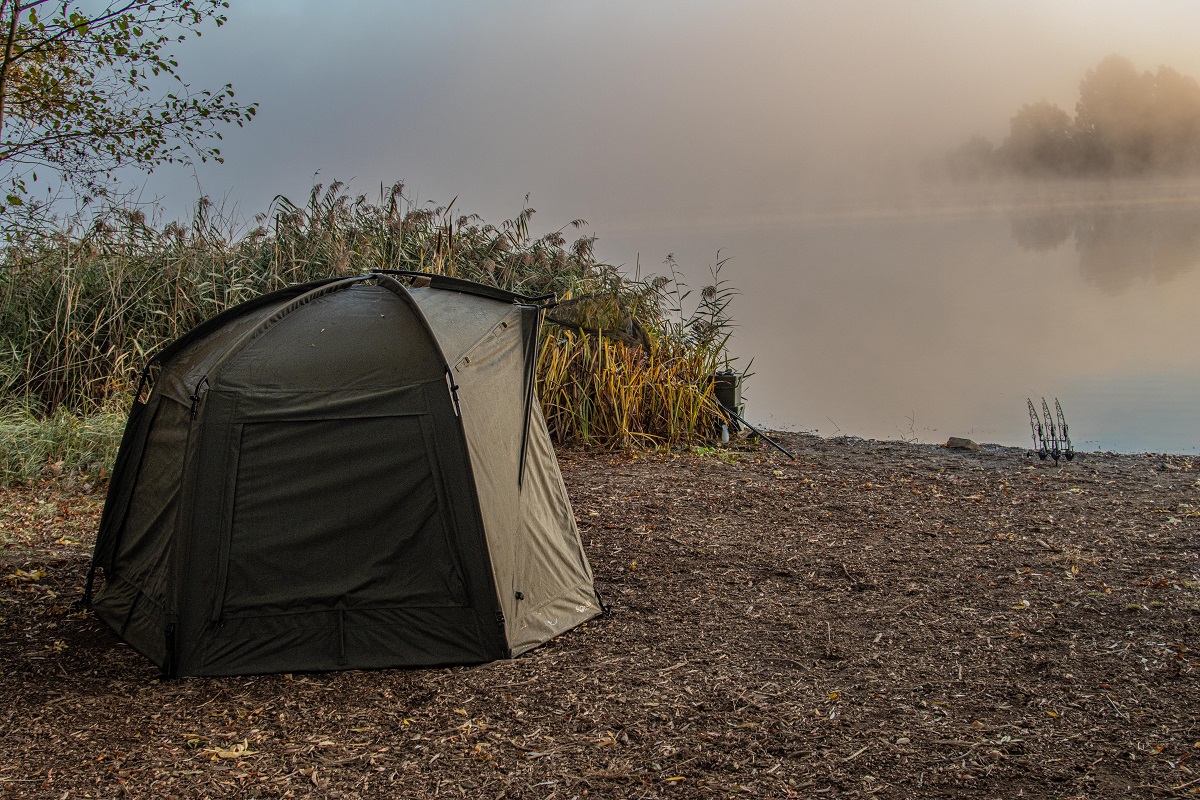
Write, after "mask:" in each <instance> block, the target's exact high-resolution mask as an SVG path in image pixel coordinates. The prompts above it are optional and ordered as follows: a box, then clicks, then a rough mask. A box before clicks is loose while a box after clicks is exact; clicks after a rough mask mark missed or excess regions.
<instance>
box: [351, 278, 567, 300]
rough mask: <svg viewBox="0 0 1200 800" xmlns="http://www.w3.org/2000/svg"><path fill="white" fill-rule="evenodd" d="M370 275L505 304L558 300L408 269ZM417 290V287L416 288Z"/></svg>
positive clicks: (549, 295)
mask: <svg viewBox="0 0 1200 800" xmlns="http://www.w3.org/2000/svg"><path fill="white" fill-rule="evenodd" d="M371 274H372V275H400V276H403V277H406V278H413V279H416V280H428V281H429V284H428V285H430V286H432V287H433V288H435V289H449V290H451V291H455V292H462V293H464V294H473V295H476V296H478V297H490V298H491V299H493V300H503V301H504V302H506V303H521V304H526V305H543V304H548V303H553V302H554V301H555V300H557V299H558V295H556V294H543V295H537V296H536V297H531V296H529V295H524V294H518V293H517V292H510V291H508V290H507V289H501V288H499V287H495V286H487V285H485V284H482V283H475V282H474V281H468V280H463V279H462V278H452V277H450V276H449V275H435V274H433V273H432V272H418V271H416V270H410V269H373V270H371ZM417 288H419V287H417Z"/></svg>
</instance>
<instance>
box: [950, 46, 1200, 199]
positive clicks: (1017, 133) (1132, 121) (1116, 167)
mask: <svg viewBox="0 0 1200 800" xmlns="http://www.w3.org/2000/svg"><path fill="white" fill-rule="evenodd" d="M946 165H947V169H948V171H949V172H950V174H951V175H953V176H954V177H957V178H980V177H989V176H995V175H1000V174H1006V173H1007V174H1017V175H1027V176H1047V177H1135V176H1143V175H1152V174H1181V173H1187V172H1192V171H1195V170H1196V168H1197V167H1198V166H1200V83H1197V81H1196V79H1195V78H1193V77H1191V76H1189V75H1183V74H1181V73H1179V72H1177V71H1176V70H1174V69H1172V68H1171V67H1168V66H1160V67H1159V68H1158V70H1157V71H1155V72H1149V71H1146V72H1138V70H1137V68H1136V67H1134V65H1133V62H1131V61H1130V60H1129V59H1127V58H1124V57H1123V56H1119V55H1110V56H1108V57H1106V58H1104V59H1103V60H1102V61H1101V62H1100V63H1099V64H1098V65H1097V66H1096V68H1095V69H1090V70H1088V71H1087V73H1086V74H1085V75H1084V77H1083V80H1082V81H1080V83H1079V101H1078V102H1077V103H1076V104H1075V114H1074V116H1072V115H1071V114H1069V113H1068V112H1067V111H1065V110H1064V109H1062V108H1059V107H1058V106H1057V105H1055V104H1053V103H1049V102H1046V101H1045V100H1041V101H1039V102H1036V103H1029V104H1026V105H1023V106H1021V108H1020V109H1019V110H1018V111H1017V113H1016V114H1015V115H1013V117H1012V119H1011V121H1010V126H1009V134H1008V136H1007V137H1006V138H1005V139H1004V141H1003V142H1001V143H1000V145H999V146H994V145H993V144H992V143H991V142H990V141H988V140H987V139H986V138H984V137H982V136H975V137H972V138H971V139H970V140H968V141H967V142H966V143H964V144H962V145H960V146H959V147H958V148H956V149H955V150H953V151H952V152H951V153H950V154H949V155H948V156H947V159H946Z"/></svg>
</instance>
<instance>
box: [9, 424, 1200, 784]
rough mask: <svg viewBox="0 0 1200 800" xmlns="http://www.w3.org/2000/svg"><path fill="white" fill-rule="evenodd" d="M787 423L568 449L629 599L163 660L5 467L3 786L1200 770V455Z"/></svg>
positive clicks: (604, 570)
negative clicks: (260, 670)
mask: <svg viewBox="0 0 1200 800" xmlns="http://www.w3.org/2000/svg"><path fill="white" fill-rule="evenodd" d="M784 438H785V441H786V443H787V444H789V445H790V446H791V447H793V448H794V449H795V450H796V451H797V456H798V458H797V460H796V461H794V462H789V461H786V460H783V459H781V458H778V457H776V456H774V455H772V454H771V453H770V452H769V451H767V450H765V449H755V448H751V447H749V446H746V447H745V448H744V449H741V450H738V449H735V450H730V451H705V452H702V453H686V454H665V455H645V454H643V455H640V456H634V455H630V454H594V453H584V452H570V451H569V452H565V453H563V454H562V456H561V461H562V466H563V470H564V473H565V476H566V480H567V483H568V486H569V487H570V490H571V496H572V500H573V502H574V504H575V512H576V515H577V516H578V518H579V520H580V527H581V530H582V533H583V537H584V542H585V545H586V547H587V551H588V554H589V556H590V558H591V561H592V565H593V568H594V569H595V572H596V579H597V586H598V587H599V589H600V590H601V592H602V593H603V594H604V596H605V598H606V600H608V601H609V602H610V603H611V604H612V609H613V610H612V614H611V616H609V617H605V618H600V619H596V620H593V621H592V622H591V623H589V624H588V625H586V626H584V627H582V628H580V629H577V630H575V631H572V632H570V633H568V634H566V635H564V636H562V637H560V638H558V639H557V640H555V641H553V642H551V643H549V644H547V645H545V646H543V647H541V648H539V649H537V650H535V651H533V652H531V653H529V654H527V655H525V656H522V657H521V658H518V659H515V660H512V661H506V662H497V663H494V664H488V665H484V666H481V667H475V668H453V669H433V670H384V671H378V672H347V673H330V674H314V675H274V676H261V677H247V678H226V679H184V680H173V681H164V682H160V681H159V680H158V679H157V676H156V672H155V670H154V668H153V667H152V666H151V665H150V664H149V663H148V662H146V661H145V660H144V659H142V658H141V657H140V656H139V655H138V654H137V653H135V652H133V651H132V650H131V649H130V648H128V647H127V646H124V645H122V644H120V643H119V642H118V641H117V640H116V639H115V637H114V636H113V635H112V634H111V633H109V631H108V629H107V628H105V627H103V626H102V625H101V624H100V623H98V622H97V621H96V620H95V619H94V618H93V617H91V616H90V615H89V614H87V613H80V612H73V611H72V609H71V604H72V602H73V601H74V600H75V599H76V598H77V597H78V595H79V591H80V588H81V585H82V583H83V578H84V573H85V570H86V566H87V561H88V556H89V547H90V544H91V541H92V536H93V532H94V530H95V527H96V522H97V518H98V514H99V511H100V506H101V505H102V496H101V495H100V494H98V493H97V488H96V487H93V488H92V489H91V490H90V491H84V488H85V487H80V488H76V489H70V488H68V487H69V485H70V484H69V482H65V481H64V480H63V479H61V478H60V479H58V481H57V482H53V483H46V484H43V485H41V486H39V487H33V488H26V489H13V490H8V491H5V492H3V493H0V525H2V526H3V527H2V530H3V533H4V535H5V538H6V539H7V544H6V546H5V549H4V550H3V552H2V555H0V561H2V562H3V563H2V565H0V616H2V620H0V671H2V674H0V698H2V713H3V716H2V719H0V796H14V797H38V798H42V797H44V798H80V797H133V798H176V797H180V798H182V797H189V798H190V797H212V798H223V797H237V798H259V797H297V798H300V797H319V798H326V797H328V798H357V797H367V798H424V797H448V798H454V797H497V798H498V797H508V798H563V799H564V800H565V799H566V798H573V797H585V796H586V797H620V798H657V797H667V798H670V797H678V798H685V797H734V796H737V797H742V796H747V797H779V798H783V797H804V798H833V797H838V798H851V797H865V796H873V797H880V798H907V797H934V798H936V797H972V798H976V797H978V798H992V797H996V798H1001V797H1002V798H1014V797H1031V798H1051V797H1053V798H1126V797H1154V796H1163V797H1184V796H1191V795H1194V794H1200V688H1198V685H1197V667H1198V665H1200V662H1198V660H1197V652H1196V648H1197V647H1198V646H1200V645H1198V644H1197V633H1196V623H1197V621H1198V620H1200V463H1196V462H1194V461H1193V460H1191V459H1188V458H1185V457H1173V456H1161V455H1146V456H1116V455H1108V454H1084V455H1081V456H1080V457H1078V458H1076V460H1074V461H1073V462H1070V463H1064V464H1063V465H1062V466H1058V467H1056V466H1055V465H1054V464H1053V462H1050V461H1047V462H1041V461H1038V460H1036V459H1034V458H1031V457H1030V456H1029V455H1028V454H1027V453H1025V452H1023V451H1020V450H1015V449H1002V448H991V447H989V448H985V450H984V451H982V452H960V451H949V450H945V449H942V448H938V447H935V446H921V445H907V444H900V443H884V442H865V441H862V440H855V439H844V438H842V439H831V440H827V439H819V438H816V437H811V436H803V435H787V436H785V437H784Z"/></svg>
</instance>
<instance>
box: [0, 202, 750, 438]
mask: <svg viewBox="0 0 1200 800" xmlns="http://www.w3.org/2000/svg"><path fill="white" fill-rule="evenodd" d="M526 200H527V201H528V198H526ZM454 205H455V203H453V202H452V203H450V204H449V205H447V206H436V205H432V204H424V205H420V204H417V203H415V202H413V201H411V200H410V199H409V198H408V197H407V196H406V195H405V193H404V187H403V185H402V184H399V183H398V184H396V185H394V186H392V187H390V188H382V187H381V191H380V196H379V200H378V201H376V202H370V201H368V200H367V199H366V198H365V197H363V196H357V197H355V196H352V195H350V194H348V193H347V191H346V189H345V187H344V186H343V185H341V184H339V183H334V184H332V185H330V186H328V187H323V186H319V185H318V186H316V187H314V188H313V190H312V192H311V193H310V196H309V197H308V199H307V202H305V203H303V204H297V203H293V202H292V201H290V200H288V199H286V198H283V197H278V198H276V200H275V202H274V203H273V204H272V206H271V208H270V209H268V211H267V212H265V213H263V214H261V215H258V216H257V217H255V218H254V220H253V223H252V224H251V225H250V226H242V227H241V228H239V226H238V225H236V224H235V223H233V222H232V221H231V220H230V218H229V217H228V216H227V215H225V214H223V213H222V211H221V210H220V209H218V208H215V207H214V206H213V205H212V204H211V203H210V202H208V201H207V200H201V202H200V203H199V204H198V205H197V207H196V210H195V213H194V215H193V217H192V220H191V221H190V223H189V224H182V223H178V222H173V223H170V224H167V225H165V226H160V225H156V224H155V223H153V222H152V221H151V220H150V219H149V218H148V217H147V216H146V214H145V213H143V212H142V211H140V210H137V209H122V208H113V209H109V210H107V211H106V212H104V213H102V214H98V215H95V216H94V217H93V218H92V219H91V220H89V222H88V224H86V225H83V224H81V223H80V222H79V221H78V220H75V221H73V222H68V223H63V224H61V225H60V226H58V227H56V228H53V229H46V228H30V229H28V230H24V231H21V232H20V233H18V234H17V235H15V236H13V237H12V239H11V241H10V244H9V245H8V246H7V247H6V248H5V249H4V250H3V251H2V255H0V267H2V269H0V404H3V405H4V406H5V407H12V408H19V409H22V410H23V412H22V413H24V414H26V415H27V416H31V418H37V419H40V420H47V419H54V418H56V417H55V415H56V414H59V413H60V412H68V413H71V414H76V415H78V414H85V415H86V414H95V413H101V412H102V413H111V412H112V410H113V409H114V408H118V409H119V408H120V407H121V406H122V404H124V403H125V402H127V400H128V396H129V394H130V393H131V392H132V387H133V385H134V383H135V382H136V376H137V374H138V372H139V370H140V369H141V367H142V365H143V364H144V363H145V362H146V360H147V359H148V358H149V357H150V355H151V354H153V352H154V351H155V350H157V349H158V348H160V347H162V346H164V345H165V344H167V343H169V342H170V341H172V340H173V339H175V338H177V337H179V336H180V335H182V334H183V333H185V332H186V331H187V330H189V329H190V328H192V327H193V326H195V325H197V324H199V323H200V322H201V321H203V320H205V319H207V318H209V317H211V316H213V315H215V314H217V313H219V312H221V311H223V310H224V309H226V308H228V307H229V306H231V305H234V304H236V303H239V302H242V301H244V300H248V299H250V298H252V297H254V296H256V295H258V294H261V293H263V292H268V291H272V290H274V289H277V288H280V287H282V286H285V285H288V284H293V283H299V282H304V281H309V280H315V279H318V278H324V277H329V276H336V275H354V274H362V273H365V272H368V271H370V270H371V269H376V268H386V269H406V270H418V271H425V272H431V273H436V274H443V275H451V276H455V277H461V278H466V279H469V280H474V281H478V282H481V283H485V284H488V285H492V286H497V287H500V288H504V289H508V290H511V291H515V292H519V293H522V294H527V295H542V294H551V293H553V294H556V295H557V296H558V297H559V298H560V299H561V300H562V301H563V303H562V305H561V307H560V309H559V313H558V316H557V318H558V320H559V323H560V324H557V325H550V326H547V332H546V335H545V341H544V347H543V350H542V358H541V359H540V364H539V368H540V371H539V383H540V387H541V390H542V394H543V403H544V405H545V408H546V413H547V416H548V418H549V419H550V420H551V429H552V431H553V432H554V434H555V436H556V439H557V440H558V441H559V442H572V443H576V442H577V443H581V444H589V445H593V446H605V447H629V446H662V445H673V444H678V443H682V442H688V441H693V440H696V439H703V438H706V437H708V436H710V435H711V434H712V431H713V430H715V425H714V420H715V419H716V414H717V411H718V409H717V407H716V405H715V403H714V401H713V400H712V397H711V387H710V386H709V381H708V379H707V376H708V375H709V374H711V372H712V371H713V370H714V369H716V368H718V367H720V366H722V365H723V364H726V363H728V356H727V353H726V347H725V345H726V343H727V339H728V326H729V320H728V317H727V316H725V310H726V308H727V306H728V300H729V298H730V297H731V296H732V294H733V292H732V290H731V289H730V288H729V287H727V286H725V285H724V283H723V282H722V281H719V280H717V278H718V275H717V272H719V268H720V265H719V264H718V266H717V268H716V270H714V285H713V286H710V287H706V289H705V290H704V292H703V293H702V297H701V300H700V303H699V306H698V307H697V308H696V309H695V310H694V311H693V312H691V313H690V314H684V313H683V312H682V311H681V308H682V305H683V300H684V298H686V296H687V293H686V288H685V287H683V286H682V284H681V283H680V282H679V279H678V277H679V276H678V275H677V274H676V271H675V266H674V262H673V261H671V260H669V261H668V265H669V266H670V268H671V272H672V276H671V277H670V278H656V279H647V280H642V279H640V278H636V277H634V278H631V277H629V276H627V275H625V274H623V273H622V272H621V271H619V270H618V269H617V268H615V267H613V266H611V265H608V264H604V263H602V262H600V261H598V260H597V258H596V256H595V253H594V245H595V237H594V236H589V235H587V234H585V233H583V232H582V230H583V228H584V227H585V226H586V223H585V222H584V221H583V220H575V221H573V222H571V223H569V224H568V225H566V226H564V227H563V228H562V229H561V230H558V231H552V232H550V233H548V234H543V235H540V236H535V235H533V234H532V233H531V231H530V220H531V219H532V217H533V214H534V211H533V209H532V208H529V207H528V204H527V203H526V205H525V207H523V208H522V210H521V212H520V213H519V214H518V215H516V216H515V217H514V218H513V219H510V220H506V221H504V222H502V223H501V224H499V225H492V224H488V223H485V222H484V221H483V220H481V219H480V218H479V217H478V216H475V215H466V214H457V213H456V212H455V210H454ZM247 228H248V229H247ZM568 232H571V233H572V234H574V235H575V238H574V239H573V240H568V236H567V234H568ZM714 301H715V305H714ZM722 304H723V305H722ZM6 435H7V434H6Z"/></svg>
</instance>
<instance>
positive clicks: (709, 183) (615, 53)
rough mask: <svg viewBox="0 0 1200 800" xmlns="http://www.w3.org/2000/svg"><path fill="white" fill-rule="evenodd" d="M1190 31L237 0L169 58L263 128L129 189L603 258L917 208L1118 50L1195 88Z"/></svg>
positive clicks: (1188, 23) (1181, 17)
mask: <svg viewBox="0 0 1200 800" xmlns="http://www.w3.org/2000/svg"><path fill="white" fill-rule="evenodd" d="M1198 35H1200V4H1198V3H1194V2H1144V3H1137V4H1133V3H1125V2H1104V1H1103V0H1086V1H1083V0H1072V1H1069V2H1054V3H1047V2H1041V1H1039V2H1022V1H1021V0H1016V1H1008V2H961V1H956V2H949V1H947V2H929V1H928V0H912V1H911V2H904V3H900V2H857V1H856V0H849V1H846V0H838V2H757V1H752V0H747V1H746V2H736V3H734V2H727V3H713V2H699V1H696V0H693V1H691V2H665V1H662V0H656V2H653V3H643V2H611V1H608V2H567V3H552V2H514V3H503V4H500V3H484V2H456V3H441V2H437V3H434V2H424V3H422V2H404V3H396V2H388V1H387V0H374V1H369V0H347V1H345V2H339V3H336V4H330V3H327V2H320V3H319V2H309V1H308V0H287V2H284V0H234V2H233V4H232V8H231V9H230V11H229V22H228V23H227V24H226V26H225V27H223V28H221V29H220V30H214V31H211V32H209V33H208V34H207V35H205V36H203V37H202V38H201V39H199V40H195V41H193V42H191V43H188V44H186V45H184V46H183V47H181V48H180V49H179V51H178V54H179V57H180V61H181V63H182V65H183V69H182V73H183V75H184V76H185V78H186V79H187V80H189V82H191V83H192V84H193V85H194V86H196V87H206V86H207V87H215V86H219V85H222V84H224V83H226V82H229V83H232V84H233V85H234V88H235V90H236V91H237V93H238V96H239V98H241V99H244V100H247V101H257V102H258V103H259V104H260V106H259V114H258V117H257V118H256V119H255V120H254V121H253V122H252V123H251V124H249V125H248V126H247V127H246V128H244V129H228V130H226V139H225V142H224V144H223V146H222V149H223V151H224V155H225V158H226V162H225V164H224V165H201V166H200V167H199V168H196V169H190V168H167V169H163V170H160V171H159V172H157V173H156V174H154V175H152V176H150V177H149V178H145V177H142V176H140V175H137V176H130V177H131V179H132V182H134V183H139V182H140V183H141V185H142V187H143V189H142V193H143V195H142V196H143V198H144V199H157V200H158V201H160V202H161V204H162V205H163V207H164V208H165V209H166V213H167V215H168V216H183V215H185V214H186V213H187V210H188V208H189V207H190V205H191V204H192V203H193V202H194V201H195V199H196V197H197V196H198V195H199V194H200V193H204V194H207V195H209V196H210V197H212V198H213V199H215V200H218V201H221V202H223V203H224V204H225V206H226V208H227V209H230V210H234V211H235V212H237V213H239V214H242V215H244V216H247V217H249V216H252V215H253V214H255V213H258V212H260V211H263V210H265V209H266V207H267V206H268V204H269V203H270V202H271V200H272V198H274V197H275V196H276V195H278V194H283V195H286V196H289V197H292V198H293V199H295V198H300V197H304V196H306V195H307V192H308V190H309V189H310V188H311V186H312V185H313V183H314V181H318V182H323V183H327V182H329V181H331V180H334V179H336V180H341V181H344V182H349V183H350V185H351V188H352V189H353V190H354V191H355V192H357V193H364V194H367V195H368V196H377V194H378V191H379V186H380V184H381V183H383V184H387V185H391V184H392V183H393V182H395V181H397V180H403V181H404V182H405V184H406V186H407V187H408V190H409V194H410V195H411V196H416V197H418V198H419V199H421V200H423V201H424V200H432V201H436V202H438V203H446V202H449V201H450V200H451V199H453V198H455V197H457V198H458V202H457V206H456V207H457V208H460V209H463V210H466V211H470V212H476V213H480V214H482V215H483V216H484V218H485V219H488V220H499V219H502V218H507V217H509V216H512V215H513V214H515V213H516V212H517V211H519V210H520V208H521V204H522V201H523V198H524V196H525V195H526V194H527V193H528V194H529V195H530V196H531V197H530V204H531V205H532V206H533V207H534V208H536V209H538V211H539V215H538V217H537V219H538V222H539V223H540V224H541V225H542V226H544V228H545V229H549V228H556V227H559V226H561V225H562V224H565V223H566V222H567V221H569V220H573V219H576V218H580V217H582V218H584V219H587V220H588V221H589V222H590V223H591V224H592V228H593V231H594V232H595V233H597V234H599V235H600V246H601V254H602V255H603V254H604V247H605V239H606V234H615V235H617V238H620V239H622V240H623V239H625V238H626V237H627V236H629V235H633V234H635V233H636V232H637V231H638V230H645V229H678V228H681V227H686V226H687V225H689V224H690V225H703V226H710V225H714V224H715V225H731V224H732V225H736V224H738V222H739V220H741V219H743V218H754V217H755V216H757V215H763V214H771V213H783V214H790V213H803V212H806V211H811V210H812V209H814V208H818V209H819V208H822V207H825V206H828V205H829V204H831V203H836V202H840V201H842V199H843V198H845V197H847V196H849V197H855V196H859V195H861V194H862V193H863V192H870V191H872V190H873V188H874V187H878V186H881V185H882V186H884V187H885V188H886V189H887V190H889V191H893V192H894V191H904V190H906V189H908V186H907V183H906V182H908V181H910V180H911V178H910V176H909V174H908V172H907V171H906V167H905V165H907V164H911V163H914V162H915V160H918V159H920V158H922V157H929V156H931V155H936V154H939V153H942V152H944V151H945V149H946V148H948V147H950V146H952V145H954V144H957V143H960V142H961V141H964V140H965V139H966V138H967V137H968V136H970V135H972V134H976V133H978V134H983V135H985V136H988V137H989V138H991V139H993V140H994V141H999V139H1000V138H1002V136H1003V135H1004V133H1005V132H1006V129H1007V125H1008V119H1009V117H1010V116H1011V115H1012V114H1013V113H1014V112H1015V110H1016V109H1017V108H1018V107H1019V106H1020V104H1022V103H1025V102H1033V101H1036V100H1040V99H1046V100H1049V101H1051V102H1055V103H1058V104H1060V105H1062V106H1063V107H1064V108H1067V109H1072V108H1073V106H1074V102H1075V100H1076V93H1077V87H1078V83H1079V80H1080V78H1081V77H1082V76H1083V74H1084V72H1085V71H1086V70H1087V69H1088V68H1090V67H1092V66H1094V65H1095V64H1096V63H1097V62H1099V60H1100V59H1101V58H1103V57H1104V56H1105V55H1108V54H1110V53H1114V52H1118V53H1121V54H1123V55H1125V56H1127V57H1128V58H1130V59H1132V60H1133V62H1134V63H1135V65H1137V66H1138V67H1139V68H1141V69H1153V68H1155V67H1157V66H1158V65H1159V64H1163V63H1167V64H1170V65H1172V66H1174V67H1175V68H1177V69H1179V70H1180V71H1182V72H1184V73H1187V74H1192V75H1200V48H1197V47H1195V42H1196V40H1197V36H1198ZM909 190H911V191H918V189H917V188H911V189H909ZM622 247H624V249H626V250H627V249H628V248H627V247H625V246H624V245H622ZM618 255H619V257H620V258H622V259H623V258H625V257H627V256H628V255H629V254H628V253H627V252H622V253H620V254H618ZM656 256H657V257H661V254H656Z"/></svg>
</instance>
